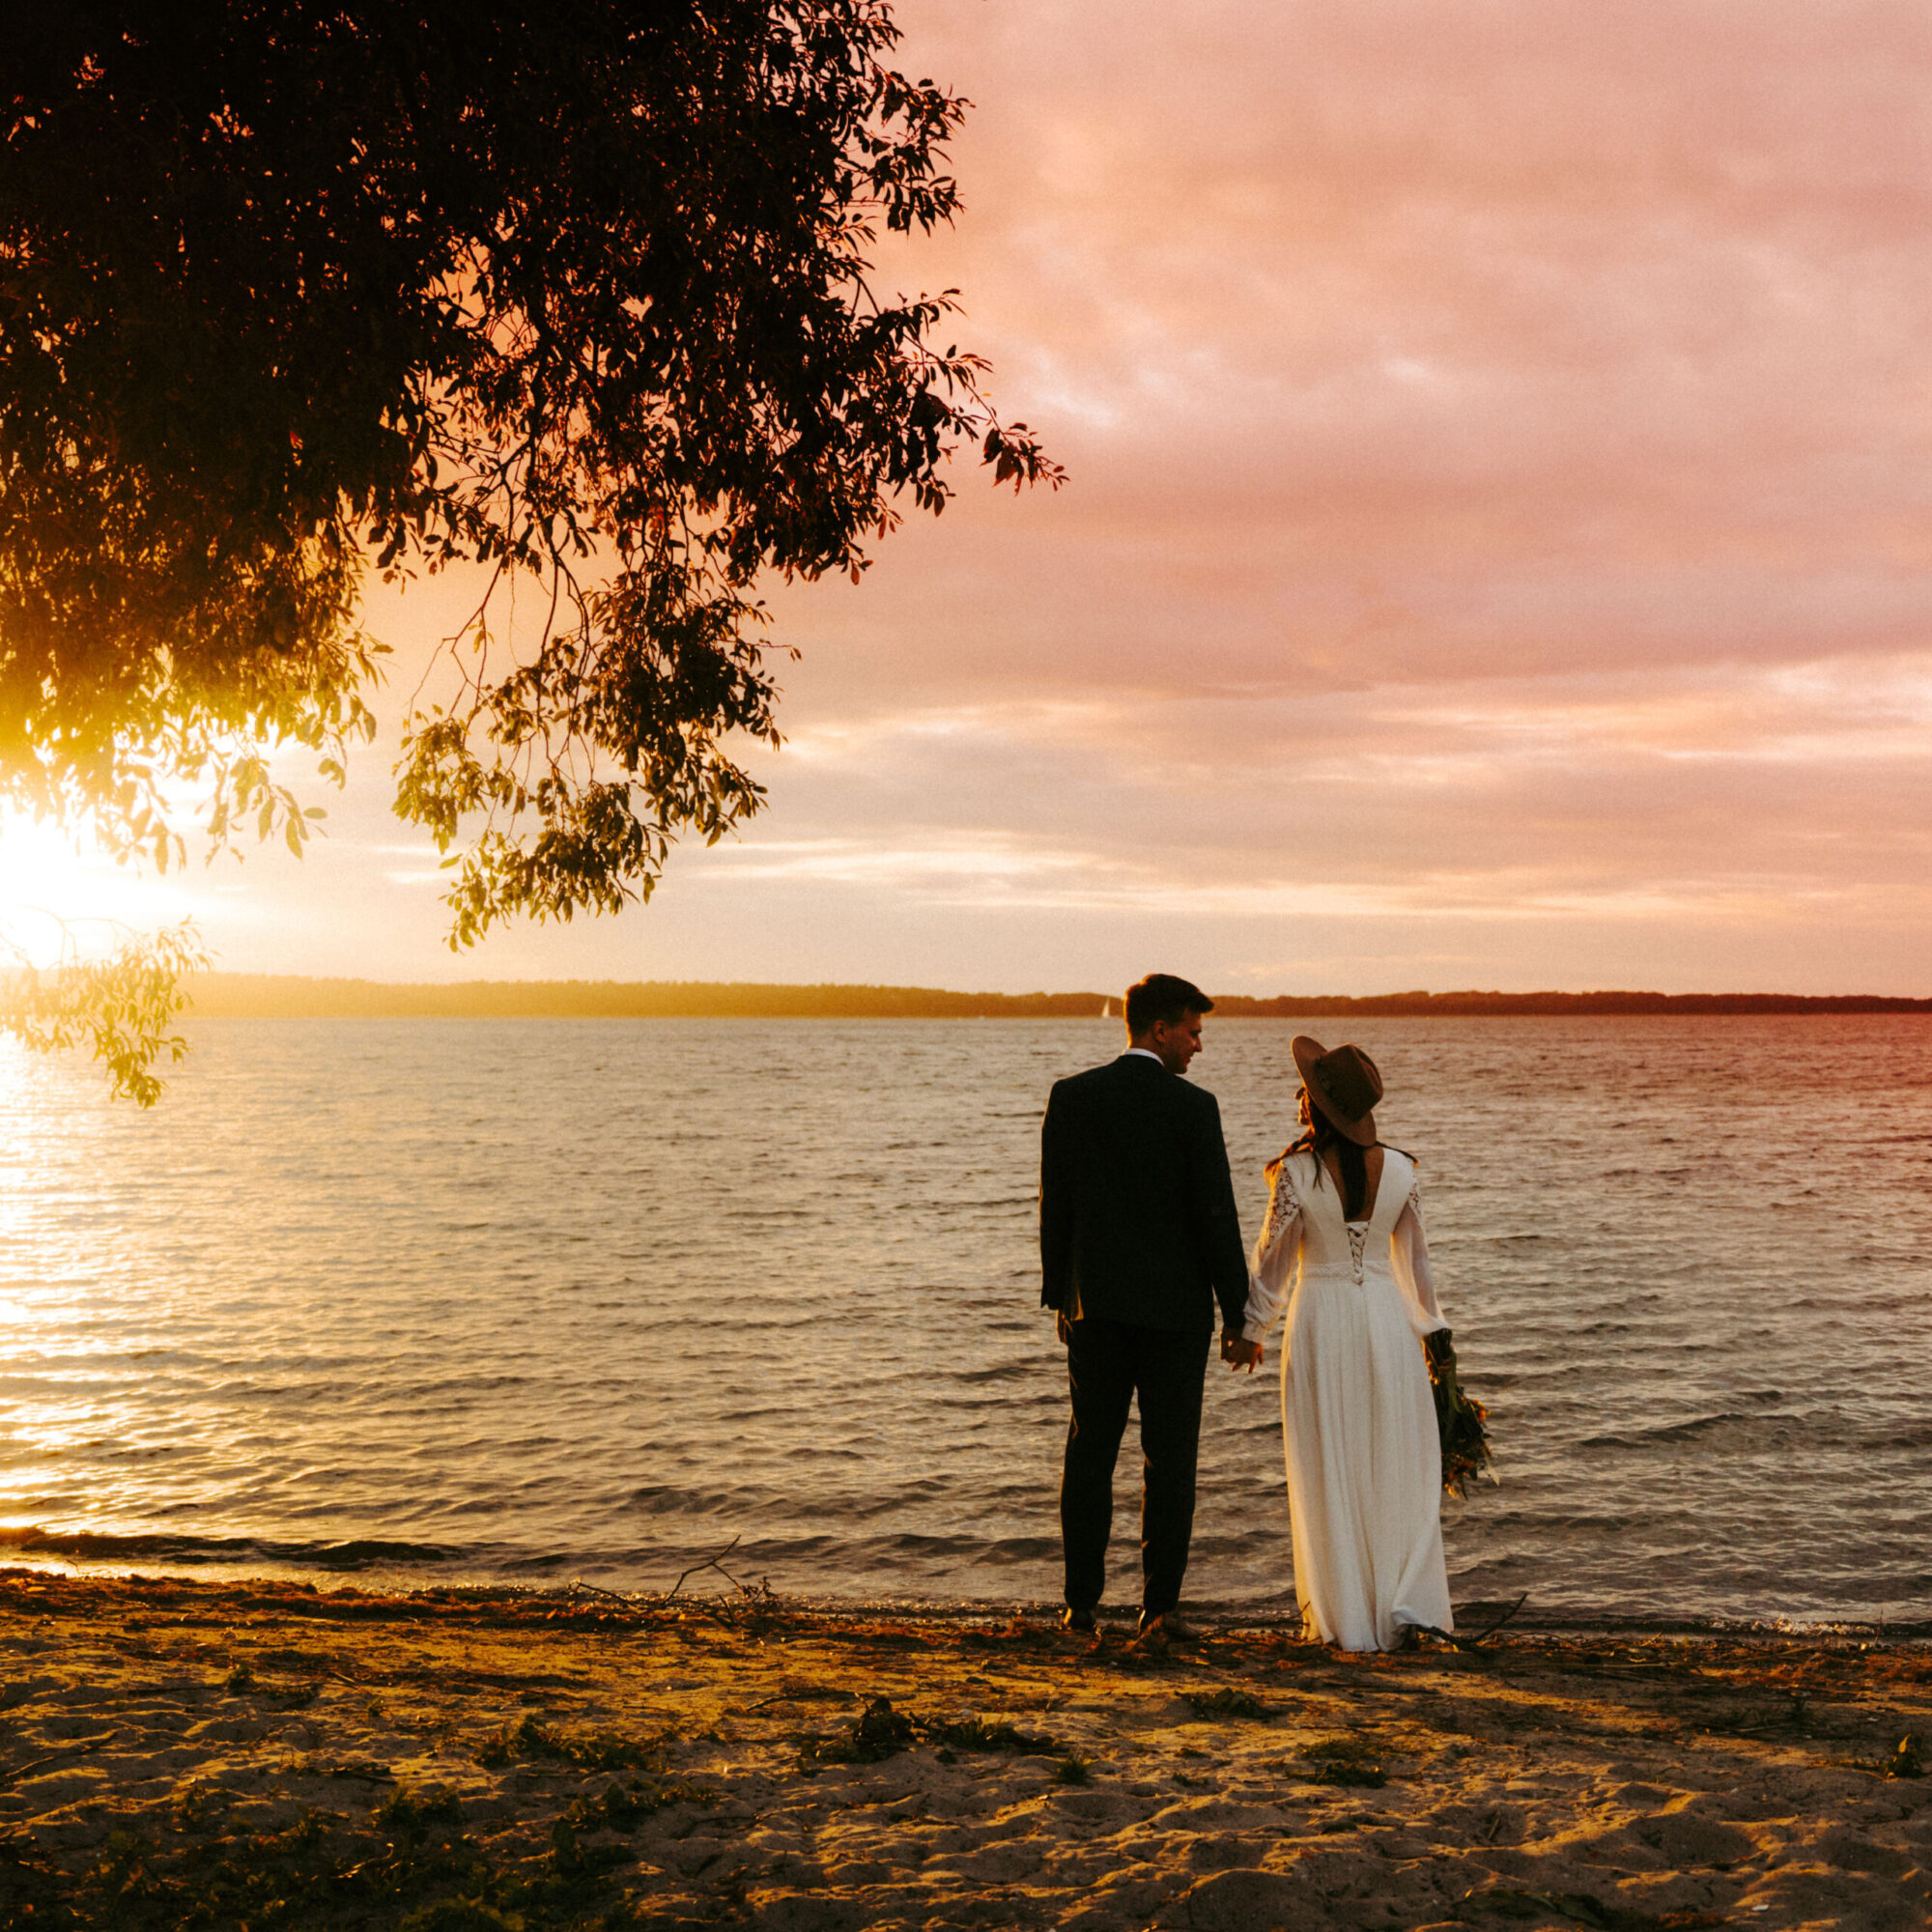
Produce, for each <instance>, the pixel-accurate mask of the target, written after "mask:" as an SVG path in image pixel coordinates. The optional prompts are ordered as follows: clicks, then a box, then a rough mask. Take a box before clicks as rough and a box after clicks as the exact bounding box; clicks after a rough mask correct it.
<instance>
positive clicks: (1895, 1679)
mask: <svg viewBox="0 0 1932 1932" xmlns="http://www.w3.org/2000/svg"><path fill="white" fill-rule="evenodd" d="M1206 1621H1207V1622H1208V1624H1209V1625H1210V1627H1212V1626H1215V1625H1217V1623H1218V1625H1219V1627H1218V1628H1210V1634H1209V1635H1208V1638H1207V1640H1206V1641H1205V1642H1204V1643H1203V1644H1202V1645H1201V1646H1200V1648H1199V1649H1197V1650H1194V1651H1185V1652H1184V1651H1179V1650H1175V1651H1170V1652H1168V1653H1167V1654H1165V1655H1152V1654H1144V1653H1142V1652H1140V1651H1138V1650H1136V1649H1135V1648H1134V1647H1132V1646H1131V1645H1130V1644H1129V1643H1128V1641H1127V1640H1126V1633H1125V1632H1124V1631H1121V1632H1116V1633H1114V1634H1110V1635H1109V1636H1107V1637H1106V1638H1105V1639H1104V1640H1103V1641H1102V1642H1101V1643H1100V1644H1099V1645H1098V1646H1097V1647H1094V1646H1091V1645H1088V1644H1083V1643H1076V1642H1073V1641H1072V1640H1070V1639H1067V1638H1065V1637H1062V1636H1061V1635H1060V1634H1058V1633H1057V1632H1056V1631H1055V1630H1054V1629H1053V1627H1052V1625H1051V1624H1050V1622H1048V1620H1047V1619H1046V1618H1045V1616H1044V1615H1041V1616H1038V1617H1031V1618H1029V1617H1019V1618H1010V1619H1009V1618H1007V1617H1004V1616H1002V1617H990V1616H976V1615H939V1614H933V1615H914V1614H901V1613H893V1612H883V1611H881V1612H864V1613H859V1612H855V1613H833V1612H828V1611H824V1610H808V1609H804V1608H800V1607H797V1606H794V1605H788V1604H786V1603H784V1602H782V1601H772V1600H763V1599H757V1598H753V1597H749V1596H744V1595H731V1596H727V1597H723V1598H718V1599H702V1600H696V1601H694V1600H690V1599H689V1597H688V1595H687V1596H680V1597H678V1598H675V1599H672V1600H669V1601H665V1600H662V1599H658V1600H652V1599H638V1598H627V1599H616V1598H607V1597H603V1596H599V1595H596V1594H594V1593H585V1592H579V1593H577V1594H575V1595H573V1596H563V1595H548V1596H516V1595H511V1594H508V1593H479V1592H447V1591H444V1592H425V1593H422V1594H418V1595H412V1596H376V1595H370V1594H363V1593H356V1592H350V1591H342V1592H333V1593H317V1592H315V1591H313V1590H310V1589H308V1588H305V1587H303V1586H300V1585H296V1584H289V1583H267V1582H265V1583H255V1584H232V1583H231V1584H210V1583H202V1582H194V1581H176V1580H167V1579H156V1578H134V1579H102V1578H99V1577H85V1578H72V1577H64V1576H59V1575H55V1574H51V1573H47V1572H39V1571H12V1572H5V1573H0V1660H4V1669H0V1927H22V1926H35V1927H40V1926H76V1925H78V1926H97V1925H98V1926H103V1927H104V1926H112V1927H116V1928H122V1927H128V1928H139V1927H148V1926H154V1927H162V1926H167V1927H174V1926H187V1925H196V1926H211V1927H237V1928H239V1927H242V1926H245V1927H247V1928H248V1932H265V1928H269V1927H304V1928H306V1927H352V1926H354V1927H362V1926H397V1927H409V1928H411V1929H412V1932H489V1928H494V1927H502V1926H523V1927H526V1928H529V1927H536V1926H551V1925H563V1926H583V1927H589V1926H611V1927H615V1926H624V1925H638V1926H651V1927H656V1928H663V1929H664V1932H668V1928H671V1927H694V1928H695V1927H697V1926H741V1925H742V1926H758V1927H770V1928H775V1932H832V1929H833V1928H838V1932H843V1928H859V1927H872V1926H878V1927H898V1926H904V1927H915V1926H927V1925H934V1926H939V1925H958V1926H990V1927H998V1926H1035V1925H1038V1926H1048V1925H1052V1926H1068V1927H1072V1926H1079V1927H1084V1928H1092V1932H1115V1928H1120V1932H1141V1928H1146V1927H1160V1928H1169V1927H1172V1928H1190V1932H1246V1928H1255V1932H1264V1928H1268V1927H1274V1926H1282V1927H1291V1928H1294V1932H1321V1928H1326V1927H1351V1928H1369V1927H1374V1928H1379V1927H1389V1928H1405V1932H1407V1929H1408V1928H1416V1927H1423V1926H1441V1927H1447V1926H1450V1925H1463V1926H1479V1927H1480V1926H1494V1927H1496V1928H1499V1932H1503V1928H1520V1929H1521V1932H1533V1928H1535V1927H1538V1926H1550V1927H1556V1926H1566V1927H1567V1926H1585V1927H1620V1928H1628V1932H1638V1928H1647V1927H1657V1926H1703V1925H1719V1924H1726V1925H1738V1926H1758V1927H1763V1928H1767V1932H1786V1929H1787V1928H1794V1927H1801V1926H1803V1927H1827V1926H1829V1927H1834V1928H1835V1927H1870V1928H1875V1932H1876V1929H1877V1928H1891V1927H1901V1928H1904V1927H1913V1928H1917V1927H1921V1926H1924V1925H1925V1924H1926V1923H1927V1920H1928V1903H1932V1780H1927V1779H1926V1778H1924V1777H1922V1776H1915V1775H1913V1774H1914V1773H1916V1772H1918V1770H1919V1769H1920V1768H1921V1767H1920V1765H1919V1762H1918V1757H1917V1754H1916V1752H1915V1750H1914V1749H1913V1748H1912V1747H1907V1748H1906V1749H1904V1750H1903V1751H1901V1750H1900V1748H1899V1747H1900V1741H1901V1740H1902V1739H1905V1738H1908V1737H1917V1738H1922V1739H1923V1740H1925V1742H1926V1745H1927V1754H1928V1757H1932V1650H1928V1649H1927V1648H1926V1647H1925V1646H1924V1645H1923V1644H1922V1643H1921V1642H1918V1641H1909V1642H1899V1641H1876V1640H1868V1639H1863V1638H1861V1637H1860V1636H1859V1635H1857V1634H1851V1635H1843V1634H1840V1635H1808V1636H1790V1635H1774V1634H1766V1635H1757V1634H1752V1635H1747V1636H1739V1635H1710V1634H1705V1635H1701V1636H1696V1637H1689V1638H1687V1637H1682V1636H1670V1635H1663V1634H1633V1633H1628V1632H1625V1633H1610V1634H1604V1633H1595V1634H1592V1633H1579V1632H1553V1631H1540V1630H1530V1631H1523V1630H1520V1629H1518V1628H1516V1627H1515V1626H1512V1627H1510V1628H1508V1629H1505V1630H1503V1631H1502V1632H1500V1633H1498V1634H1496V1635H1495V1636H1493V1637H1492V1639H1490V1640H1489V1641H1488V1642H1487V1643H1485V1644H1484V1645H1483V1646H1482V1647H1480V1648H1477V1649H1473V1650H1471V1649H1464V1650H1449V1649H1443V1648H1437V1647H1432V1648H1429V1649H1425V1650H1423V1651H1420V1652H1415V1653H1406V1654H1402V1655H1398V1656H1393V1657H1380V1658H1366V1659H1364V1658H1350V1657H1346V1656H1341V1655H1337V1654H1335V1653H1332V1652H1330V1651H1327V1650H1325V1649H1322V1648H1321V1647H1319V1646H1315V1645H1307V1644H1303V1643H1300V1642H1299V1641H1297V1640H1295V1639H1294V1638H1293V1636H1292V1635H1291V1634H1288V1633H1285V1632H1283V1631H1281V1630H1276V1629H1265V1628H1254V1627H1247V1628H1242V1627H1239V1626H1237V1625H1236V1623H1235V1622H1234V1620H1232V1619H1221V1620H1216V1619H1214V1618H1212V1617H1211V1616H1210V1617H1208V1619H1207V1620H1206Z"/></svg>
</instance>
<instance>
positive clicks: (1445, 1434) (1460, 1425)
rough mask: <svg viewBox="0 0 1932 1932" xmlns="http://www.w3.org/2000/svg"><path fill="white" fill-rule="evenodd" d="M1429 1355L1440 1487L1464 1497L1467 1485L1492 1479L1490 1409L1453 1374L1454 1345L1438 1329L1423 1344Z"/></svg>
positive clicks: (1449, 1337)
mask: <svg viewBox="0 0 1932 1932" xmlns="http://www.w3.org/2000/svg"><path fill="white" fill-rule="evenodd" d="M1423 1348H1424V1351H1425V1352H1426V1353H1427V1355H1428V1357H1429V1383H1430V1390H1431V1392H1432V1393H1433V1394H1434V1396H1435V1430H1436V1435H1437V1436H1438V1437H1439V1438H1440V1440H1441V1444H1442V1487H1443V1488H1444V1489H1445V1490H1447V1491H1448V1492H1449V1493H1450V1494H1451V1495H1457V1496H1466V1495H1467V1494H1468V1493H1469V1484H1470V1483H1471V1481H1473V1480H1474V1478H1476V1477H1477V1476H1480V1475H1484V1474H1487V1475H1488V1476H1489V1478H1490V1480H1491V1481H1492V1482H1494V1481H1495V1469H1494V1465H1493V1463H1492V1459H1491V1456H1490V1428H1489V1422H1490V1412H1489V1410H1488V1409H1487V1408H1485V1407H1484V1406H1483V1405H1482V1404H1481V1403H1479V1402H1478V1401H1477V1400H1476V1399H1475V1397H1474V1396H1472V1395H1469V1394H1467V1393H1465V1392H1464V1390H1463V1384H1462V1382H1461V1380H1460V1379H1459V1378H1458V1377H1457V1374H1456V1345H1455V1342H1454V1340H1453V1339H1452V1338H1451V1336H1450V1333H1449V1330H1448V1329H1446V1328H1438V1329H1437V1330H1436V1331H1435V1334H1433V1335H1431V1336H1430V1337H1429V1338H1428V1339H1427V1340H1426V1341H1425V1342H1424V1344H1423Z"/></svg>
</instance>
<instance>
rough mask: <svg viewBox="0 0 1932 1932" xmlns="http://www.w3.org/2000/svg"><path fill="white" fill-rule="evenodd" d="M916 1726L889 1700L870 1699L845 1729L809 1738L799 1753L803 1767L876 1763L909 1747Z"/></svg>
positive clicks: (887, 1698) (886, 1698) (916, 1731)
mask: <svg viewBox="0 0 1932 1932" xmlns="http://www.w3.org/2000/svg"><path fill="white" fill-rule="evenodd" d="M917 1735H918V1727H917V1726H916V1725H915V1724H914V1723H913V1720H912V1719H911V1718H909V1717H908V1716H907V1715H906V1714H905V1713H904V1712H903V1711H895V1710H894V1709H893V1700H892V1699H891V1698H890V1697H874V1698H873V1699H872V1701H871V1702H870V1703H869V1704H867V1706H866V1708H865V1709H864V1710H863V1711H861V1712H860V1713H859V1715H858V1716H857V1717H856V1718H854V1719H852V1722H851V1725H850V1727H849V1728H848V1729H846V1730H844V1731H840V1732H838V1733H836V1734H835V1735H834V1736H832V1737H829V1738H811V1739H809V1740H808V1741H807V1743H806V1746H805V1748H804V1750H803V1751H802V1752H801V1753H800V1762H801V1763H802V1764H805V1765H821V1764H877V1763H879V1762H880V1761H881V1760H882V1759H884V1758H889V1757H896V1756H897V1755H898V1754H899V1752H900V1751H902V1750H905V1749H907V1748H909V1747H911V1745H912V1744H913V1742H914V1740H915V1738H916V1737H917Z"/></svg>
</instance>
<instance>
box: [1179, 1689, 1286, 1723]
mask: <svg viewBox="0 0 1932 1932" xmlns="http://www.w3.org/2000/svg"><path fill="white" fill-rule="evenodd" d="M1185 1694H1186V1699H1187V1702H1188V1703H1190V1704H1192V1705H1193V1706H1194V1715H1195V1716H1196V1717H1197V1718H1255V1719H1260V1720H1261V1721H1262V1722H1263V1723H1265V1722H1267V1720H1268V1719H1270V1718H1272V1717H1273V1716H1274V1713H1273V1712H1272V1711H1270V1710H1269V1709H1268V1707H1267V1706H1266V1705H1265V1704H1264V1703H1263V1702H1262V1700H1261V1699H1260V1698H1259V1697H1257V1696H1254V1695H1253V1694H1252V1693H1251V1692H1249V1691H1246V1690H1236V1689H1235V1687H1234V1686H1233V1685H1232V1684H1224V1685H1222V1686H1221V1688H1220V1689H1219V1690H1189V1691H1187V1692H1186V1693H1185Z"/></svg>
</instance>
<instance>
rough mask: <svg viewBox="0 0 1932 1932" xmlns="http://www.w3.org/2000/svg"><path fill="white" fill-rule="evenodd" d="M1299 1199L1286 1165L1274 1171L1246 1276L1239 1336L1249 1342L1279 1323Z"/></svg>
mask: <svg viewBox="0 0 1932 1932" xmlns="http://www.w3.org/2000/svg"><path fill="white" fill-rule="evenodd" d="M1300 1232H1301V1196H1300V1195H1299V1194H1298V1193H1296V1192H1295V1186H1294V1177H1293V1174H1291V1173H1290V1171H1289V1165H1288V1163H1287V1162H1286V1161H1283V1162H1282V1164H1281V1165H1280V1166H1279V1167H1278V1168H1276V1169H1275V1171H1274V1185H1273V1186H1272V1188H1270V1190H1269V1192H1268V1205H1267V1214H1266V1216H1265V1218H1264V1220H1263V1222H1262V1232H1261V1236H1260V1238H1259V1239H1258V1240H1257V1241H1256V1242H1255V1258H1254V1263H1253V1265H1252V1266H1251V1268H1250V1269H1249V1273H1248V1305H1247V1309H1246V1311H1245V1314H1244V1318H1243V1321H1242V1323H1241V1333H1242V1334H1243V1335H1244V1336H1246V1338H1247V1339H1248V1340H1249V1341H1250V1342H1259V1341H1262V1340H1263V1339H1264V1338H1265V1336H1266V1334H1267V1332H1268V1330H1269V1329H1270V1328H1272V1327H1273V1326H1274V1324H1275V1322H1276V1321H1279V1320H1280V1319H1281V1309H1282V1303H1283V1302H1284V1301H1286V1300H1287V1298H1288V1281H1289V1275H1290V1272H1291V1270H1292V1269H1293V1265H1294V1259H1295V1256H1296V1255H1297V1254H1298V1253H1299V1252H1300V1248H1301V1243H1300V1240H1299V1239H1298V1236H1299V1235H1300Z"/></svg>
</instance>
